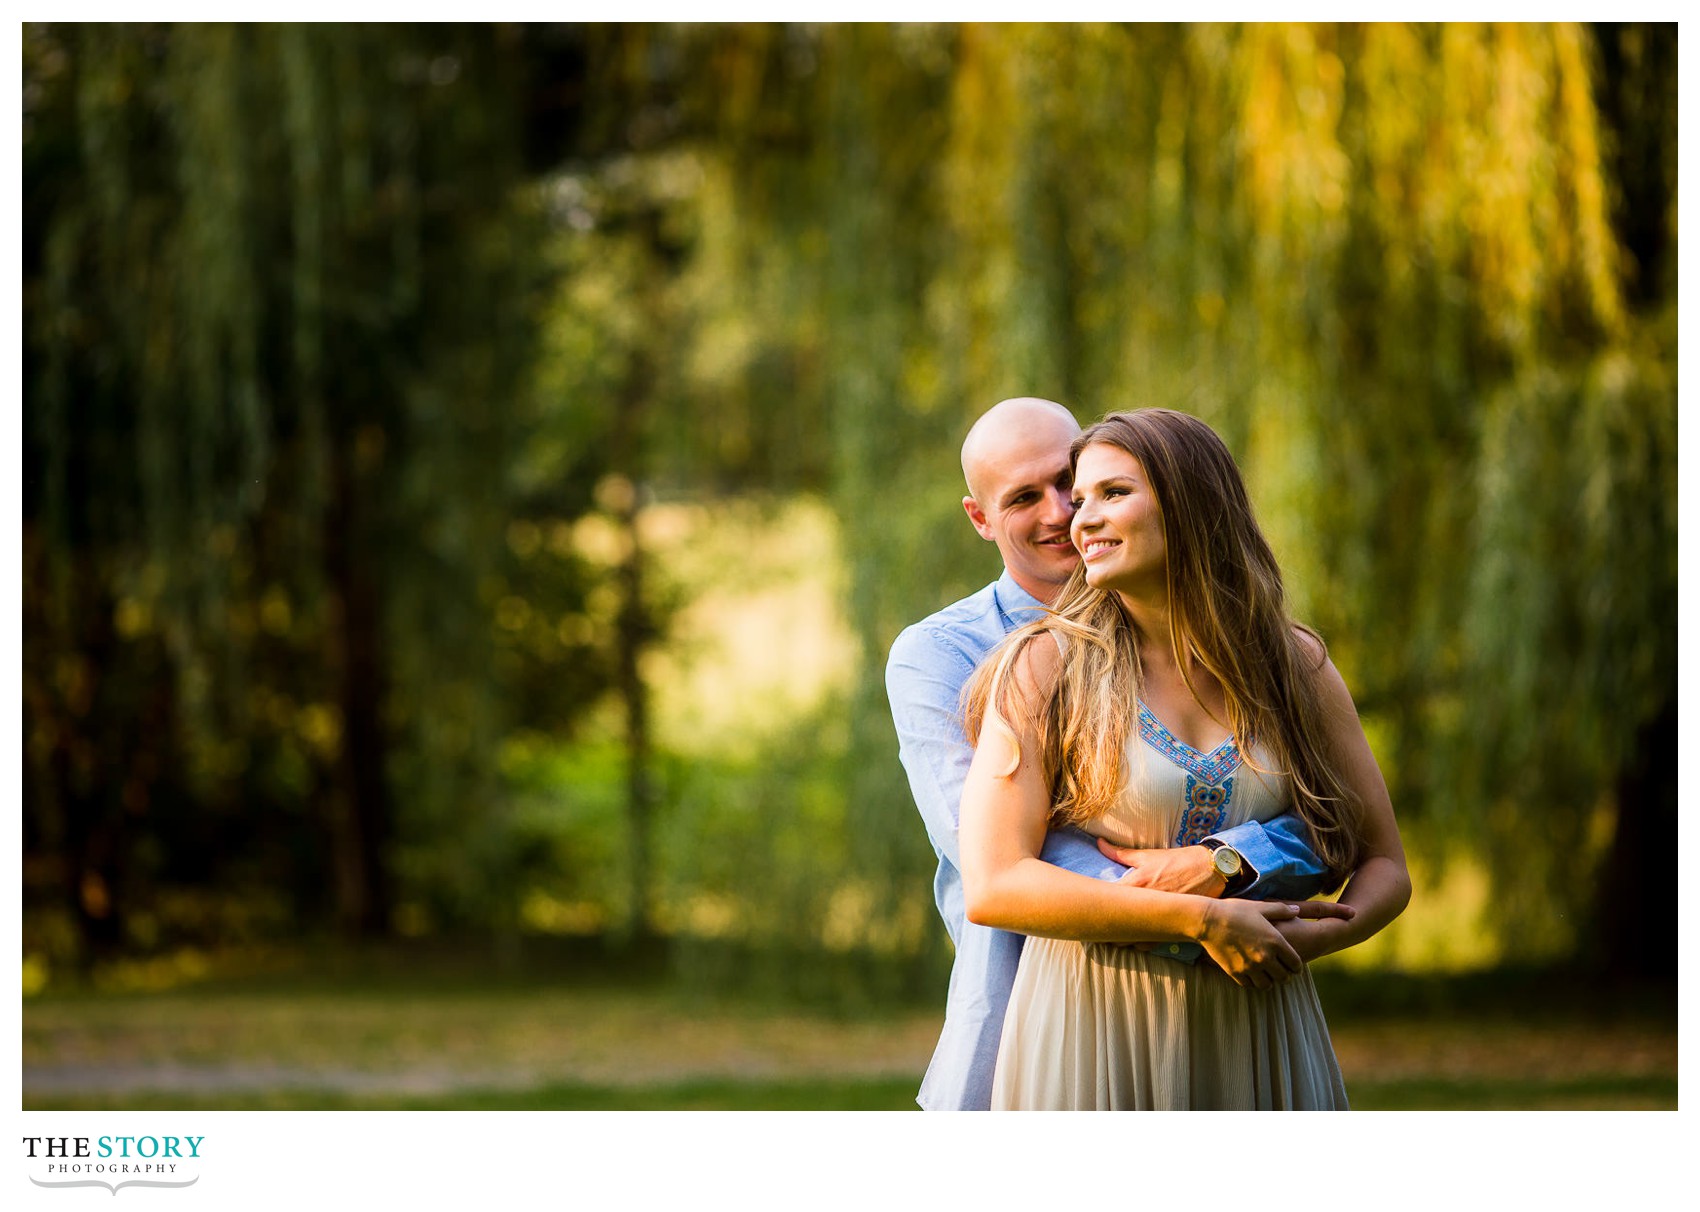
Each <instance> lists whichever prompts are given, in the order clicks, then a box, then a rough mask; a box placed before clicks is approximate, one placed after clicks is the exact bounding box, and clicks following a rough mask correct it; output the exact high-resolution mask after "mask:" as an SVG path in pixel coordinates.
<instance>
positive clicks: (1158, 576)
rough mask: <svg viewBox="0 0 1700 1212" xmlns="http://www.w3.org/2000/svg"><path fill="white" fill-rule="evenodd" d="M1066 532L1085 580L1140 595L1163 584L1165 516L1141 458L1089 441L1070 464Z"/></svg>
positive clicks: (1165, 559)
mask: <svg viewBox="0 0 1700 1212" xmlns="http://www.w3.org/2000/svg"><path fill="white" fill-rule="evenodd" d="M1074 506H1075V512H1074V523H1073V525H1072V526H1071V527H1070V530H1069V535H1070V537H1071V538H1072V539H1073V540H1074V546H1075V549H1076V550H1077V551H1079V552H1080V556H1081V559H1082V560H1084V561H1085V563H1086V583H1087V584H1088V585H1091V586H1093V587H1094V588H1098V589H1115V590H1120V591H1121V592H1123V593H1130V594H1140V593H1143V592H1148V591H1152V590H1156V591H1159V592H1160V591H1162V590H1163V589H1164V587H1165V585H1166V583H1167V581H1166V570H1167V566H1168V548H1167V547H1166V545H1165V544H1164V542H1163V515H1162V511H1161V510H1160V509H1159V508H1158V507H1157V498H1156V496H1155V495H1154V494H1153V493H1152V491H1151V484H1150V481H1149V480H1147V479H1146V478H1145V468H1144V467H1142V466H1140V463H1139V460H1138V459H1136V458H1134V457H1133V456H1132V455H1130V454H1128V452H1127V451H1125V450H1123V449H1121V447H1119V446H1107V445H1104V444H1102V443H1096V442H1095V443H1093V444H1092V445H1090V446H1088V447H1087V448H1086V449H1085V450H1083V451H1081V452H1080V459H1079V460H1078V462H1077V463H1076V464H1075V468H1074Z"/></svg>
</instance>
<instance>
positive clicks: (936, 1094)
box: [886, 396, 1324, 1111]
mask: <svg viewBox="0 0 1700 1212" xmlns="http://www.w3.org/2000/svg"><path fill="white" fill-rule="evenodd" d="M1079 433H1080V425H1079V423H1078V422H1076V421H1075V419H1074V414H1072V413H1071V412H1069V410H1068V409H1066V408H1064V407H1063V406H1062V405H1061V404H1058V403H1056V402H1054V401H1052V400H1041V399H1037V398H1035V397H1032V396H1020V397H1017V398H1015V399H1010V400H1004V401H1002V402H1000V403H998V404H996V405H994V406H993V407H992V408H991V409H989V410H988V411H987V412H986V413H985V414H984V415H982V416H981V417H980V419H979V420H978V421H976V422H975V423H974V425H973V428H971V429H970V430H969V431H968V436H967V438H966V439H965V440H964V441H963V443H962V475H963V478H964V479H965V480H966V481H967V484H968V495H967V496H965V497H963V498H962V508H963V509H964V511H966V513H967V514H968V519H969V521H970V522H972V523H973V525H974V529H975V530H976V531H977V532H978V533H979V535H980V537H981V538H982V539H985V540H987V541H988V542H990V543H993V544H995V545H996V547H997V549H998V555H999V556H1000V557H1002V559H1003V575H1002V576H1000V577H999V578H998V579H997V580H996V581H993V582H992V583H991V584H990V585H987V586H986V587H985V588H984V589H982V590H980V591H979V592H978V593H974V594H971V595H969V596H968V597H966V598H963V599H962V600H961V601H960V602H956V603H954V604H952V605H950V606H946V607H945V608H944V609H943V610H941V611H939V612H938V613H937V614H934V615H930V616H929V617H927V618H925V619H923V620H921V621H920V622H919V623H916V624H915V625H914V626H912V627H909V628H907V629H905V630H904V631H903V633H902V634H901V635H899V636H898V637H897V640H896V642H895V643H893V644H892V646H891V658H890V660H889V661H888V662H887V664H886V692H887V694H888V695H889V697H890V699H891V715H892V719H893V721H894V722H895V723H896V725H897V737H898V742H899V756H900V758H901V760H902V762H903V768H904V770H905V771H907V772H908V775H909V787H910V791H911V792H912V793H913V795H914V797H915V804H916V807H917V808H919V809H920V812H921V819H922V820H923V821H924V822H925V823H926V827H927V836H928V837H929V838H930V839H931V840H932V843H933V850H934V852H935V853H936V854H937V855H938V859H939V867H938V874H937V876H936V877H935V878H934V880H933V897H934V900H935V901H936V902H937V903H938V909H939V915H940V916H941V917H942V918H944V924H945V929H946V930H947V931H949V933H950V938H951V941H952V942H953V943H954V944H955V945H956V960H955V962H954V964H953V965H952V967H951V972H950V993H949V995H948V998H947V1000H946V1002H945V1022H944V1031H943V1033H942V1034H941V1035H940V1036H939V1043H938V1048H937V1049H936V1050H935V1051H934V1053H933V1060H932V1064H931V1065H929V1066H928V1068H927V1076H926V1078H925V1080H924V1081H923V1082H922V1083H921V1090H920V1093H919V1095H917V1097H916V1100H915V1101H916V1102H918V1103H920V1105H921V1106H922V1107H923V1108H925V1109H927V1110H929V1111H944V1110H985V1109H986V1108H987V1107H989V1106H990V1105H991V1096H992V1074H993V1071H994V1069H995V1068H996V1064H997V1049H998V1037H999V1036H1000V1035H1001V1034H1002V1032H1003V1020H1004V1011H1005V1010H1006V1008H1007V1007H1008V1005H1009V994H1010V989H1011V987H1012V986H1013V984H1014V982H1015V969H1016V965H1017V963H1018V962H1019V961H1020V958H1021V946H1022V943H1023V942H1024V941H1025V940H1024V939H1023V937H1022V936H1021V935H1019V934H1010V933H1007V932H1005V931H1002V930H994V929H992V928H990V927H988V926H978V925H975V924H974V923H973V922H970V921H968V920H967V919H966V916H965V914H964V912H963V904H962V875H961V871H960V865H961V860H960V857H959V853H958V850H957V841H956V828H957V815H958V809H959V806H960V803H961V800H962V785H963V783H964V781H965V780H966V779H967V776H968V766H969V764H970V763H971V762H972V760H973V756H974V750H973V748H972V747H971V746H970V745H969V744H968V740H967V737H966V736H965V735H964V733H963V730H962V719H961V711H960V699H961V695H962V687H963V686H964V685H965V684H966V683H967V681H968V677H969V675H970V674H972V673H973V672H974V668H975V667H976V666H977V665H979V663H980V662H981V661H982V660H984V659H985V657H986V656H987V654H988V653H990V652H991V650H992V649H993V648H995V647H996V646H997V643H998V641H1000V640H1001V639H1003V637H1004V636H1006V635H1008V634H1009V633H1010V632H1011V631H1013V630H1015V629H1016V628H1017V627H1019V626H1021V625H1022V624H1023V623H1026V622H1028V621H1030V620H1032V619H1033V618H1035V617H1037V615H1038V614H1039V613H1040V611H1041V610H1042V609H1043V608H1044V607H1045V606H1048V605H1050V604H1051V603H1052V602H1053V601H1054V600H1055V599H1056V596H1057V594H1058V592H1059V591H1060V590H1061V589H1062V586H1063V583H1064V582H1065V581H1067V580H1068V578H1069V574H1070V573H1072V572H1073V571H1074V567H1075V565H1076V564H1078V563H1079V561H1080V557H1079V555H1078V553H1077V552H1076V551H1075V550H1074V546H1073V544H1072V543H1071V542H1070V541H1069V523H1070V521H1072V520H1073V517H1074V505H1073V500H1072V492H1073V483H1072V481H1071V479H1070V476H1069V465H1068V449H1069V444H1070V443H1071V442H1073V441H1074V439H1075V437H1076V436H1077V435H1078V434H1079ZM1112 856H1114V857H1113V858H1112ZM1041 857H1042V858H1043V859H1045V861H1046V862H1050V863H1055V864H1056V865H1058V866H1059V867H1064V868H1067V869H1068V870H1070V871H1075V872H1078V873H1080V874H1081V875H1088V876H1092V877H1094V878H1097V879H1105V880H1120V879H1125V880H1128V881H1129V882H1132V883H1137V884H1140V885H1142V886H1144V887H1151V888H1160V889H1164V890H1167V891H1171V892H1193V893H1200V894H1203V895H1206V896H1223V895H1231V896H1252V897H1258V898H1263V899H1273V898H1277V897H1279V898H1284V899H1289V900H1292V899H1296V900H1304V899H1306V898H1308V897H1311V896H1314V895H1316V894H1317V893H1318V892H1320V891H1323V888H1322V884H1323V881H1324V876H1323V867H1322V863H1321V861H1320V860H1319V859H1318V858H1317V857H1316V855H1315V854H1314V853H1313V852H1312V851H1311V849H1310V847H1309V844H1308V840H1307V837H1306V835H1305V832H1304V826H1303V824H1302V823H1301V822H1300V821H1299V820H1298V819H1297V818H1296V817H1293V816H1284V817H1278V818H1276V819H1275V820H1272V821H1269V822H1268V823H1267V824H1264V825H1259V824H1258V823H1256V822H1255V821H1254V822H1249V823H1247V824H1245V825H1240V826H1237V827H1235V828H1233V829H1228V830H1224V831H1222V832H1221V833H1218V834H1213V835H1212V836H1210V837H1208V838H1206V839H1205V841H1204V843H1203V844H1201V845H1196V846H1183V847H1178V848H1176V849H1173V850H1141V851H1129V850H1116V849H1115V848H1113V847H1109V846H1107V845H1106V846H1105V847H1104V849H1103V850H1100V848H1099V845H1098V844H1097V843H1096V842H1095V841H1093V839H1092V838H1091V837H1090V836H1088V835H1087V834H1086V833H1084V832H1081V831H1080V830H1076V829H1068V830H1054V831H1052V832H1051V833H1050V834H1049V835H1048V836H1047V837H1046V839H1045V847H1044V850H1043V852H1042V854H1041ZM1115 859H1120V860H1123V861H1125V862H1127V863H1130V864H1132V866H1131V867H1129V866H1124V865H1123V864H1122V862H1118V861H1115ZM1157 953H1158V954H1168V955H1170V956H1171V957H1172V958H1174V959H1175V960H1176V961H1177V962H1185V963H1191V962H1195V961H1196V960H1197V958H1198V954H1199V948H1198V947H1197V945H1196V944H1190V943H1172V944H1163V945H1162V947H1160V948H1158V949H1157Z"/></svg>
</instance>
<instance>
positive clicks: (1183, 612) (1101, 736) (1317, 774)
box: [963, 408, 1363, 879]
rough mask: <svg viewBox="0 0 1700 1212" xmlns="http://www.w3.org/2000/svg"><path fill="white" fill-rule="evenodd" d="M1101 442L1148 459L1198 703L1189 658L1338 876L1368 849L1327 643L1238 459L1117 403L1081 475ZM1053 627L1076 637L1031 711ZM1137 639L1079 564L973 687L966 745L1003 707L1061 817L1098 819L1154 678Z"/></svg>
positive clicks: (1073, 452) (1171, 422)
mask: <svg viewBox="0 0 1700 1212" xmlns="http://www.w3.org/2000/svg"><path fill="white" fill-rule="evenodd" d="M1099 444H1102V445H1108V446H1114V447H1116V448H1117V449H1119V450H1123V451H1126V452H1127V453H1128V454H1130V455H1132V456H1133V457H1134V458H1135V459H1138V460H1139V464H1140V466H1141V467H1142V468H1144V470H1145V478H1146V480H1147V482H1148V483H1149V484H1150V486H1151V491H1152V493H1153V495H1154V496H1155V497H1156V499H1157V506H1158V510H1159V513H1160V515H1161V518H1162V524H1163V541H1164V544H1165V546H1166V548H1167V580H1168V594H1169V635H1168V637H1167V639H1168V642H1169V644H1170V646H1171V648H1172V650H1173V653H1174V658H1175V664H1176V666H1177V668H1179V670H1180V671H1181V677H1182V679H1183V680H1184V681H1185V683H1186V686H1187V688H1188V689H1189V690H1191V691H1192V694H1193V697H1194V698H1195V699H1197V698H1199V695H1198V688H1197V687H1196V686H1195V685H1194V684H1193V680H1192V673H1191V666H1192V662H1193V661H1197V662H1198V664H1200V665H1202V666H1203V667H1204V668H1205V669H1206V670H1208V671H1209V672H1210V673H1211V674H1212V675H1213V676H1214V677H1215V678H1216V680H1217V681H1218V682H1220V683H1221V686H1222V692H1223V694H1224V696H1225V697H1226V699H1227V705H1228V719H1227V725H1228V727H1229V728H1230V729H1231V730H1232V731H1233V734H1234V736H1235V737H1237V738H1238V739H1239V742H1240V750H1241V752H1242V754H1244V756H1245V760H1246V761H1247V762H1248V763H1249V762H1252V757H1251V754H1250V747H1251V745H1252V743H1253V742H1255V743H1257V744H1258V745H1260V746H1262V747H1263V748H1264V749H1265V750H1266V751H1267V752H1268V754H1269V757H1270V759H1272V762H1273V765H1274V768H1275V769H1276V770H1278V771H1280V772H1282V773H1285V774H1286V775H1288V776H1289V778H1290V779H1291V784H1292V790H1293V806H1294V810H1295V811H1296V812H1297V813H1298V814H1299V816H1300V818H1301V819H1302V820H1303V821H1304V822H1305V825H1306V826H1307V827H1308V828H1309V830H1310V844H1311V849H1312V850H1314V851H1315V852H1316V854H1317V855H1318V857H1320V858H1321V859H1322V860H1323V862H1324V863H1325V864H1326V865H1327V867H1328V869H1329V871H1330V873H1331V874H1332V875H1333V876H1335V877H1336V879H1343V878H1344V877H1345V876H1346V875H1347V874H1348V873H1349V872H1350V871H1351V870H1352V869H1353V868H1354V867H1356V866H1357V862H1358V857H1359V853H1360V851H1361V848H1362V844H1363V843H1362V836H1361V823H1360V822H1361V817H1362V805H1361V804H1360V803H1359V801H1358V799H1357V797H1356V796H1355V795H1354V794H1353V793H1352V791H1351V789H1350V787H1349V786H1348V785H1347V784H1346V782H1345V780H1344V779H1343V778H1342V777H1341V774H1340V771H1339V768H1338V765H1337V760H1338V759H1337V757H1336V755H1335V754H1334V753H1333V752H1332V751H1331V747H1330V745H1329V743H1328V737H1327V729H1326V727H1325V725H1324V721H1323V708H1322V703H1321V697H1320V693H1319V689H1320V688H1319V684H1318V677H1319V675H1320V673H1321V669H1322V665H1323V663H1324V662H1325V660H1326V654H1325V652H1324V654H1323V655H1321V656H1318V655H1316V654H1315V653H1313V652H1312V651H1310V650H1309V648H1308V646H1307V644H1306V641H1304V640H1302V639H1300V635H1301V634H1303V635H1306V636H1309V637H1310V639H1311V640H1312V641H1314V642H1315V644H1316V646H1317V647H1318V648H1321V644H1322V641H1321V638H1320V637H1318V636H1317V635H1316V633H1315V632H1314V631H1311V630H1310V629H1309V628H1308V627H1305V626H1303V625H1302V624H1299V623H1297V622H1295V621H1294V620H1293V619H1292V618H1291V617H1290V616H1289V615H1288V614H1287V606H1286V590H1285V588H1284V587H1283V585H1282V581H1281V570H1280V568H1279V567H1278V566H1277V565H1276V563H1275V555H1274V553H1273V552H1272V551H1271V550H1270V548H1269V543H1268V540H1266V539H1265V538H1264V537H1263V532H1262V530H1261V529H1259V528H1258V525H1257V519H1256V518H1255V516H1253V514H1252V509H1251V500H1250V498H1249V497H1248V496H1247V495H1246V490H1245V483H1244V481H1243V480H1242V479H1241V478H1240V471H1239V467H1238V466H1237V465H1236V464H1235V463H1234V458H1233V456H1232V455H1231V454H1230V453H1229V452H1228V448H1227V446H1226V445H1224V444H1223V442H1222V439H1221V438H1220V437H1218V436H1217V435H1216V432H1215V430H1213V429H1211V428H1210V427H1209V426H1208V425H1206V424H1205V423H1204V422H1203V421H1200V420H1199V419H1198V418H1197V417H1192V416H1188V415H1187V414H1186V413H1182V412H1175V411H1172V410H1170V409H1167V408H1142V409H1139V410H1137V411H1135V412H1119V413H1111V414H1109V415H1108V416H1106V417H1105V418H1104V419H1103V420H1101V421H1099V422H1098V423H1097V424H1095V425H1092V426H1090V427H1089V428H1087V429H1086V430H1085V431H1083V432H1082V433H1081V435H1080V436H1079V437H1078V438H1076V439H1075V440H1074V444H1073V446H1072V447H1071V448H1070V450H1069V465H1070V468H1071V470H1072V469H1073V467H1074V466H1075V465H1076V464H1077V463H1078V462H1079V459H1080V452H1081V451H1082V450H1084V449H1085V448H1086V447H1088V446H1092V445H1099ZM1052 633H1055V634H1057V635H1060V636H1062V637H1066V639H1067V640H1068V641H1069V642H1068V643H1066V644H1064V645H1063V646H1062V648H1063V653H1062V666H1061V670H1060V672H1059V675H1058V677H1057V679H1056V683H1055V685H1054V687H1053V688H1052V689H1051V692H1050V694H1049V696H1048V699H1047V701H1046V702H1045V703H1044V704H1043V706H1042V708H1041V710H1040V711H1038V712H1037V713H1036V714H1035V713H1031V712H1028V711H1026V710H1024V709H1022V707H1021V706H1020V703H1021V702H1022V696H1020V695H1018V694H1015V693H1013V690H1014V687H1013V686H1012V684H1011V683H1012V681H1013V678H1012V674H1013V672H1014V670H1015V668H1016V661H1017V658H1018V657H1019V655H1020V653H1021V651H1022V650H1023V648H1024V647H1025V646H1026V645H1027V644H1028V643H1029V642H1031V641H1033V640H1034V639H1036V638H1038V637H1040V636H1046V637H1047V638H1046V640H1045V642H1046V643H1050V642H1051V641H1050V639H1049V638H1048V636H1049V635H1050V634H1052ZM1147 638H1149V639H1158V640H1160V639H1161V638H1162V637H1147ZM1139 640H1140V636H1139V633H1138V629H1137V627H1136V626H1135V624H1134V622H1133V619H1132V617H1131V616H1130V615H1129V614H1128V613H1127V611H1126V610H1125V609H1124V608H1123V606H1122V603H1121V598H1120V597H1119V596H1118V595H1117V594H1116V593H1115V592H1114V591H1112V590H1108V589H1094V588H1093V587H1092V586H1090V585H1088V584H1087V583H1086V575H1085V570H1084V567H1081V568H1076V569H1075V571H1074V574H1073V576H1071V577H1070V578H1069V580H1068V583H1067V584H1066V585H1064V586H1063V590H1062V594H1061V596H1060V597H1059V599H1058V601H1057V603H1056V605H1055V606H1054V607H1053V608H1052V610H1051V611H1050V613H1049V614H1048V615H1047V617H1045V618H1043V619H1040V620H1039V621H1037V622H1035V623H1030V624H1028V625H1027V626H1025V627H1023V628H1021V629H1020V630H1018V631H1016V632H1015V633H1013V634H1012V635H1010V636H1009V638H1008V639H1006V640H1005V641H1004V642H1003V644H1002V645H1001V646H1000V647H999V649H998V650H997V651H996V652H994V653H993V655H992V657H991V658H990V659H988V660H987V661H986V662H985V663H984V664H983V665H981V667H980V668H979V669H978V670H977V671H976V672H975V674H974V677H973V678H972V679H970V681H969V683H968V686H967V687H966V688H965V689H964V691H963V702H964V714H965V716H966V723H967V732H968V736H969V738H970V739H971V740H974V741H976V742H977V741H978V739H979V734H980V728H981V726H982V724H983V723H984V721H985V717H986V712H987V707H988V705H989V704H994V703H995V704H996V710H997V714H998V715H999V716H1001V717H1002V718H1003V719H1005V720H1008V721H1010V723H1011V724H1013V725H1014V726H1015V727H1016V728H1017V729H1020V730H1025V731H1028V732H1030V733H1031V734H1032V735H1034V736H1035V737H1036V738H1037V739H1038V745H1039V751H1040V752H1039V760H1040V765H1041V769H1042V770H1043V771H1044V773H1045V776H1046V778H1047V779H1048V780H1049V781H1050V783H1051V786H1052V793H1053V806H1052V819H1053V820H1055V821H1059V822H1062V823H1068V824H1081V823H1084V822H1086V821H1089V820H1093V819H1095V818H1097V817H1099V816H1102V815H1103V814H1104V813H1105V812H1107V811H1108V810H1109V809H1110V808H1111V807H1112V806H1113V805H1114V804H1115V802H1116V801H1117V799H1118V798H1119V797H1120V795H1121V792H1122V788H1123V785H1124V783H1125V780H1126V772H1125V767H1124V760H1125V755H1126V750H1127V743H1128V738H1129V737H1130V736H1131V735H1132V733H1133V729H1134V728H1135V727H1136V725H1137V721H1138V700H1139V689H1140V686H1141V685H1142V682H1143V675H1142V671H1141V668H1140V661H1139Z"/></svg>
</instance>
